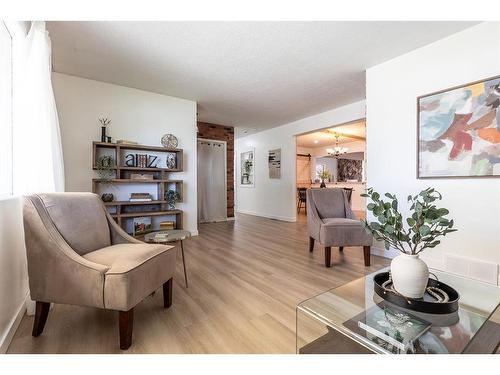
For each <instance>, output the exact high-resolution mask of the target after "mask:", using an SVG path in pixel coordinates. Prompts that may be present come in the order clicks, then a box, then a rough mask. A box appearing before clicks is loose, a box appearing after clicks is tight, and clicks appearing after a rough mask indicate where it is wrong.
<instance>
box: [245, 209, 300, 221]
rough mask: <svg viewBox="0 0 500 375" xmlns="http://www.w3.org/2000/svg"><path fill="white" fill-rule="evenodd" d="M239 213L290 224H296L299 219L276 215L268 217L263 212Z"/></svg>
mask: <svg viewBox="0 0 500 375" xmlns="http://www.w3.org/2000/svg"><path fill="white" fill-rule="evenodd" d="M236 212H237V213H239V214H246V215H252V216H259V217H265V218H267V219H274V220H280V221H288V222H292V223H294V222H296V221H297V218H295V217H286V216H275V215H268V214H263V213H261V212H254V211H246V210H236Z"/></svg>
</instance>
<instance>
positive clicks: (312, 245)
mask: <svg viewBox="0 0 500 375" xmlns="http://www.w3.org/2000/svg"><path fill="white" fill-rule="evenodd" d="M313 250H314V238H312V237H309V252H310V253H312V252H313Z"/></svg>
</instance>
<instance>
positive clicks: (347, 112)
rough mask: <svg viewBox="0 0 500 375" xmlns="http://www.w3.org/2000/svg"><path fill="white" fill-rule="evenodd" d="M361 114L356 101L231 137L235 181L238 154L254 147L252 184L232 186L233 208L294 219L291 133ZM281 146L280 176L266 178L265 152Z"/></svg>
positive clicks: (362, 108) (361, 104) (361, 105)
mask: <svg viewBox="0 0 500 375" xmlns="http://www.w3.org/2000/svg"><path fill="white" fill-rule="evenodd" d="M364 117H365V102H364V101H360V102H356V103H352V104H349V105H346V106H343V107H340V108H336V109H332V110H330V111H327V112H323V113H320V114H317V115H314V116H310V117H307V118H304V119H301V120H298V121H294V122H291V123H289V124H286V125H282V126H279V127H276V128H272V129H269V130H265V131H263V132H260V133H256V134H252V135H249V136H246V137H242V138H237V139H236V140H235V152H236V166H237V168H236V174H237V176H236V181H239V178H240V175H239V173H240V170H239V165H240V161H239V160H240V153H241V152H244V151H247V150H248V149H250V148H254V149H255V187H253V188H248V187H240V186H239V185H238V184H237V186H236V190H237V192H236V211H237V212H243V213H249V214H253V215H258V216H264V217H270V218H275V219H279V220H287V221H295V220H296V209H295V196H296V191H295V183H296V181H295V174H296V166H295V159H296V139H295V136H296V135H299V134H303V133H307V132H310V131H313V130H317V129H322V128H326V127H329V126H334V125H339V124H343V123H346V122H350V121H354V120H358V119H361V118H364ZM276 148H281V179H270V178H269V171H268V166H267V156H268V151H269V150H272V149H276Z"/></svg>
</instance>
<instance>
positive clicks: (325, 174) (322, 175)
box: [318, 168, 332, 188]
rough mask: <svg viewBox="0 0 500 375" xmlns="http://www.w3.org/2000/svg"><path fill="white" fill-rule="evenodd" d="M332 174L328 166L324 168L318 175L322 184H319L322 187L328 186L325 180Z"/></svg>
mask: <svg viewBox="0 0 500 375" xmlns="http://www.w3.org/2000/svg"><path fill="white" fill-rule="evenodd" d="M331 176H332V175H331V174H330V171H329V170H328V169H326V168H324V169H323V170H322V171H321V172H320V173H319V175H318V177H319V178H320V179H321V184H320V185H319V187H320V188H326V184H325V180H329V179H330V177H331Z"/></svg>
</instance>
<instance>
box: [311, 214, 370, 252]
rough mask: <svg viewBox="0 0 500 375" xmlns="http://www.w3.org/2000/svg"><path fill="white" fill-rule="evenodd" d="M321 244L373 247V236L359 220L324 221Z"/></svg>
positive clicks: (339, 219)
mask: <svg viewBox="0 0 500 375" xmlns="http://www.w3.org/2000/svg"><path fill="white" fill-rule="evenodd" d="M319 236H320V242H321V243H322V244H325V246H371V244H372V235H371V234H370V233H367V232H366V230H365V228H363V225H362V224H361V222H360V221H359V220H352V219H345V218H330V219H323V224H322V225H321V228H320V235H319Z"/></svg>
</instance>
